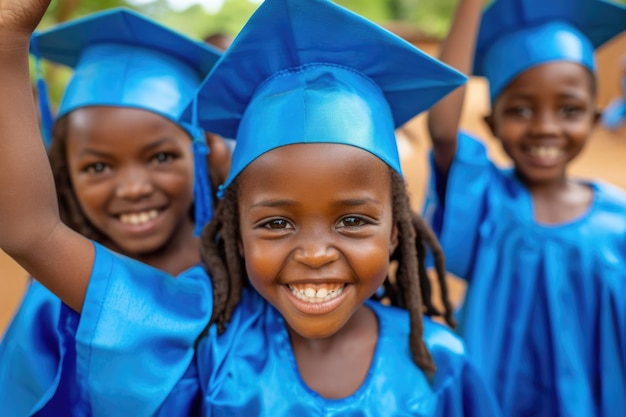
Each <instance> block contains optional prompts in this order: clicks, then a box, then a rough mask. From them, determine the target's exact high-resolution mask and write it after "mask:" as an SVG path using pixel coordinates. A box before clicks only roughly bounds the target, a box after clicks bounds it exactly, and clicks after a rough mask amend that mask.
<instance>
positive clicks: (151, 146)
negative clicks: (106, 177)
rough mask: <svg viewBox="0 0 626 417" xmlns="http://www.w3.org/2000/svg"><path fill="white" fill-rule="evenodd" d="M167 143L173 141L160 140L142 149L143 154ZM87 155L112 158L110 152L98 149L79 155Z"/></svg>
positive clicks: (82, 152)
mask: <svg viewBox="0 0 626 417" xmlns="http://www.w3.org/2000/svg"><path fill="white" fill-rule="evenodd" d="M167 142H172V139H171V138H168V137H164V138H161V139H158V140H157V141H155V142H152V143H150V144H148V145H146V146H145V147H144V148H143V149H142V151H143V152H149V151H151V150H153V149H156V148H158V147H159V146H161V145H163V144H164V143H167ZM86 155H93V156H97V157H100V158H106V157H108V156H110V153H109V152H102V151H99V150H97V149H92V148H86V149H83V150H81V151H80V152H79V154H78V156H86Z"/></svg>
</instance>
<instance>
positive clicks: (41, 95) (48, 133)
mask: <svg viewBox="0 0 626 417" xmlns="http://www.w3.org/2000/svg"><path fill="white" fill-rule="evenodd" d="M31 50H32V51H33V55H34V56H35V75H36V77H37V98H38V100H37V104H38V106H39V114H40V116H39V117H40V123H41V136H42V137H43V142H44V144H45V146H46V149H47V148H49V147H50V143H51V142H52V124H53V123H54V121H53V119H52V112H51V111H50V100H49V99H48V87H47V84H46V80H45V78H44V74H43V69H42V66H41V59H40V54H39V47H38V45H37V38H36V37H33V38H31Z"/></svg>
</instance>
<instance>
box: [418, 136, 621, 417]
mask: <svg viewBox="0 0 626 417" xmlns="http://www.w3.org/2000/svg"><path fill="white" fill-rule="evenodd" d="M431 164H432V166H433V167H434V163H433V162H432V159H431ZM434 171H436V170H434ZM588 184H589V186H590V187H591V188H592V190H593V201H592V204H591V207H590V208H589V209H588V211H587V212H586V213H585V214H584V215H583V216H581V217H580V218H578V219H575V220H573V221H571V222H568V223H566V224H561V225H542V224H538V223H537V222H535V221H534V219H533V209H532V198H531V195H530V194H529V192H528V190H527V189H526V188H525V187H524V186H523V185H522V184H521V183H520V181H519V180H518V179H517V178H516V176H515V174H514V173H513V172H512V171H510V170H500V169H498V168H497V167H495V166H494V165H493V164H492V163H491V162H490V161H489V160H488V159H487V155H486V150H485V148H484V146H483V145H482V144H480V143H479V142H478V141H475V140H474V139H472V138H470V137H469V136H467V135H465V134H460V137H459V146H458V152H457V155H456V159H455V161H454V162H453V164H452V167H451V168H450V171H449V174H448V177H447V178H443V177H442V176H441V175H440V174H439V173H437V172H434V173H433V177H432V181H431V187H430V193H429V197H428V202H427V205H426V209H425V210H426V213H425V216H426V218H427V219H430V221H431V223H432V225H433V228H434V229H435V231H436V232H437V234H438V236H439V238H440V241H441V244H442V246H443V248H444V251H445V253H446V259H447V264H448V269H449V270H450V271H451V272H452V273H454V274H456V275H458V276H460V277H464V278H466V279H467V281H468V284H469V287H468V293H467V297H466V301H465V305H464V307H463V308H462V311H460V312H459V318H460V323H461V324H460V333H461V335H462V336H463V338H464V339H465V342H466V346H467V351H468V353H469V355H470V357H471V358H472V359H473V360H474V363H475V365H476V367H477V369H479V370H481V371H482V373H483V375H484V376H485V378H486V380H487V383H488V384H490V386H491V387H492V388H493V389H494V391H495V393H496V396H497V397H498V400H499V403H500V404H501V407H502V411H503V414H504V415H505V416H515V417H516V416H520V417H521V416H538V417H542V416H545V417H559V416H585V417H593V416H598V417H600V416H602V417H617V416H620V417H621V416H624V412H625V411H624V410H626V395H625V394H626V193H624V192H623V191H622V190H619V189H617V188H615V187H612V186H610V185H605V184H600V183H595V182H591V183H588ZM443 195H445V200H444V199H442V198H441V197H442V196H443Z"/></svg>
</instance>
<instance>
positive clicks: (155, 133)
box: [66, 106, 189, 146]
mask: <svg viewBox="0 0 626 417" xmlns="http://www.w3.org/2000/svg"><path fill="white" fill-rule="evenodd" d="M66 118H67V121H66V135H67V138H68V141H69V142H73V143H75V144H77V145H78V144H81V145H85V144H88V143H92V142H101V143H102V144H106V143H111V144H113V143H117V142H119V144H124V145H129V146H132V145H138V144H142V143H143V142H145V141H150V140H154V139H155V138H159V139H164V138H171V139H172V140H176V139H178V138H179V137H180V138H183V139H184V138H188V136H187V133H186V131H185V130H184V129H182V127H180V126H179V125H178V124H176V123H174V122H172V121H171V120H169V119H167V118H165V117H163V116H161V115H159V114H156V113H154V112H151V111H147V110H143V109H137V108H130V107H114V106H111V107H109V106H89V107H82V108H79V109H76V110H74V111H72V112H71V113H69V114H68V115H67V116H66ZM187 140H189V139H187Z"/></svg>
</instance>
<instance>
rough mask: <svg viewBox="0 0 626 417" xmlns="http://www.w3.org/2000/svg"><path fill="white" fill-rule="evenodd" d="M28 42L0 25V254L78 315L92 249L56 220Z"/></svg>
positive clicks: (86, 282)
mask: <svg viewBox="0 0 626 417" xmlns="http://www.w3.org/2000/svg"><path fill="white" fill-rule="evenodd" d="M0 17H2V16H1V13H0ZM28 40H29V36H28V35H24V34H21V33H15V34H13V33H12V31H11V30H9V29H7V28H6V27H3V22H2V19H0V63H1V65H0V193H1V195H0V248H2V249H3V250H5V251H6V252H7V253H8V254H9V255H10V256H12V257H13V258H14V259H15V260H16V261H17V262H19V263H20V264H21V265H22V267H24V268H25V269H26V270H27V271H28V272H29V273H30V274H31V275H33V276H35V277H37V279H38V280H39V281H40V282H42V283H43V284H44V285H45V286H46V287H48V288H49V289H50V290H51V291H53V292H54V293H55V294H56V295H57V296H59V297H60V298H61V299H62V300H63V301H65V302H66V303H67V304H68V305H70V306H71V307H72V308H74V309H75V310H77V311H80V309H81V308H82V304H83V300H84V297H85V293H86V289H87V284H88V282H89V276H90V274H91V268H92V266H93V257H94V249H93V245H92V244H91V242H89V241H88V240H87V239H85V238H83V237H81V236H80V235H78V234H76V233H74V232H72V231H71V230H69V229H68V228H67V227H65V226H64V225H63V224H62V223H61V221H60V219H59V214H58V208H57V200H56V193H55V187H54V181H53V177H52V172H51V169H50V165H49V162H48V158H47V155H46V151H45V148H44V145H43V141H42V140H41V137H40V132H39V124H38V121H37V115H36V110H35V103H34V99H33V95H32V90H31V84H30V76H29V69H28Z"/></svg>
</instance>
